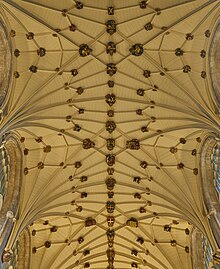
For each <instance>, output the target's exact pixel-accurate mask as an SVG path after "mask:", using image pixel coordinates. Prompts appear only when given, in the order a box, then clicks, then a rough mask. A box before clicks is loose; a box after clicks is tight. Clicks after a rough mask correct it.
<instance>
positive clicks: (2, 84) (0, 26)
mask: <svg viewBox="0 0 220 269" xmlns="http://www.w3.org/2000/svg"><path fill="white" fill-rule="evenodd" d="M0 51H1V53H0V107H2V105H3V103H4V101H5V97H6V95H7V93H8V88H9V84H10V80H11V65H12V64H11V63H12V56H11V43H10V39H9V36H8V33H7V31H6V26H5V23H4V19H3V18H2V16H1V14H0ZM1 114H2V111H0V119H1V116H2V115H1Z"/></svg>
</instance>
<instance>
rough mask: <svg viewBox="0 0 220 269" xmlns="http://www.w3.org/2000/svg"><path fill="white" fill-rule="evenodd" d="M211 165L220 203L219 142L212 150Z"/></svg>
mask: <svg viewBox="0 0 220 269" xmlns="http://www.w3.org/2000/svg"><path fill="white" fill-rule="evenodd" d="M211 164H212V171H213V178H214V186H215V190H216V193H217V196H218V200H219V202H220V142H218V143H217V144H216V145H215V146H214V147H213V150H212V154H211Z"/></svg>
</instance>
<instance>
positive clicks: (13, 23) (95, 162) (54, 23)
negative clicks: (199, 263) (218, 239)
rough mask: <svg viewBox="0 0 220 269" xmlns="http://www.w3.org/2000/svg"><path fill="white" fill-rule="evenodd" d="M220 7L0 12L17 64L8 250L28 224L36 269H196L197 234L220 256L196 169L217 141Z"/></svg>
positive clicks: (62, 4)
mask: <svg viewBox="0 0 220 269" xmlns="http://www.w3.org/2000/svg"><path fill="white" fill-rule="evenodd" d="M145 4H146V5H145ZM219 4H220V1H219V0H218V1H212V0H210V1H207V0H197V1H190V0H188V1H184V0H166V1H163V0H161V1H160V0H149V1H142V2H141V1H137V0H129V1H122V0H117V1H113V0H109V1H107V0H106V1H94V0H93V1H92V0H84V1H82V3H80V2H76V1H72V0H62V1H52V0H28V1H20V0H14V1H12V0H4V1H1V2H0V8H1V12H2V14H3V15H4V18H5V19H6V21H7V24H8V26H9V28H10V29H9V33H10V36H11V37H10V39H11V42H12V47H13V54H14V55H13V74H14V78H13V81H12V84H11V89H10V91H11V92H10V95H9V98H8V103H7V113H6V115H5V117H4V118H3V120H2V123H1V134H5V133H9V132H10V133H11V135H13V136H16V137H17V138H18V139H19V140H20V142H21V145H22V151H23V187H22V200H21V202H20V207H19V214H18V216H17V221H16V222H15V227H14V230H13V233H12V235H11V238H10V240H9V243H8V245H9V246H11V245H12V244H13V243H14V242H15V240H16V238H17V236H18V235H19V233H20V232H21V231H22V230H23V229H24V228H25V227H27V226H29V225H30V226H29V229H30V231H31V233H32V238H31V240H32V242H31V248H32V256H31V269H44V268H51V269H52V268H53V269H71V268H83V267H85V268H87V267H89V266H90V268H96V269H97V268H100V269H101V268H109V269H110V268H118V269H119V268H120V269H122V268H128V267H131V266H132V267H137V268H154V269H155V268H158V269H162V268H163V269H170V268H173V269H176V268H181V269H188V268H192V261H191V243H190V241H191V236H190V233H191V230H192V227H193V226H196V227H198V228H199V229H200V230H201V231H202V232H203V233H205V234H206V236H207V237H208V238H209V240H210V241H211V243H212V245H213V246H216V243H215V241H214V238H213V235H212V233H211V230H210V226H209V223H208V219H207V217H206V213H205V212H204V205H203V200H202V193H201V186H200V162H199V158H200V151H201V143H202V141H203V138H204V137H205V136H206V135H207V134H208V133H210V132H212V133H218V132H219V116H217V115H216V112H215V111H216V104H215V102H214V97H213V94H212V89H211V83H210V79H209V62H208V52H209V47H210V40H211V38H212V35H213V31H212V29H213V28H214V24H215V21H216V20H217V17H218V16H219V14H218V13H219ZM133 226H134V227H133Z"/></svg>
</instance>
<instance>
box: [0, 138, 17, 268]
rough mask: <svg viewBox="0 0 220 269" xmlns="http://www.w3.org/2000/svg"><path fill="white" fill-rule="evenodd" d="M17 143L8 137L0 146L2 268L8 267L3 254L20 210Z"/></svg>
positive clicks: (14, 139) (8, 254) (0, 252)
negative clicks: (14, 219) (14, 220)
mask: <svg viewBox="0 0 220 269" xmlns="http://www.w3.org/2000/svg"><path fill="white" fill-rule="evenodd" d="M17 141H18V140H17V139H16V138H15V137H13V136H8V137H7V139H6V140H5V141H4V143H2V145H1V146H0V195H1V197H2V204H1V210H0V256H1V257H2V260H0V268H5V267H4V266H6V265H5V264H4V262H3V255H2V254H3V253H5V247H6V245H7V242H8V239H9V236H10V233H11V230H12V228H13V225H14V222H13V218H14V217H16V214H17V212H18V209H19V199H20V191H21V178H22V172H21V171H22V158H21V156H22V154H21V150H20V147H19V144H18V142H17ZM9 166H10V168H9ZM5 256H6V257H9V256H10V253H5V255H4V257H5ZM6 268H7V267H6Z"/></svg>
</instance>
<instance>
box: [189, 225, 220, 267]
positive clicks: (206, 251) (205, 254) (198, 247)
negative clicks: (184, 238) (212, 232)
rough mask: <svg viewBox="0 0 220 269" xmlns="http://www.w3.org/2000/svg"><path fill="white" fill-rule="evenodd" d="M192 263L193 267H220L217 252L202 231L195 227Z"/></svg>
mask: <svg viewBox="0 0 220 269" xmlns="http://www.w3.org/2000/svg"><path fill="white" fill-rule="evenodd" d="M191 249H192V264H193V269H220V263H219V261H218V259H216V252H215V250H213V249H212V247H211V244H210V243H209V241H208V239H207V238H206V236H205V235H204V234H202V232H200V231H199V230H198V229H197V228H194V229H193V232H192V240H191Z"/></svg>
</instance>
